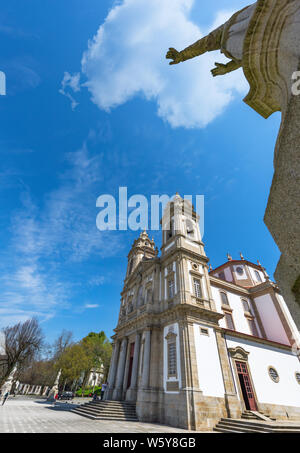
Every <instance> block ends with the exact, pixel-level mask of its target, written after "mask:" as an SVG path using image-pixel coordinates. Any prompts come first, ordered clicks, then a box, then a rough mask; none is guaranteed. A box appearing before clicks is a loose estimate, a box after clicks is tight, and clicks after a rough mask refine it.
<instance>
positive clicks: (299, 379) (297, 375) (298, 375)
mask: <svg viewBox="0 0 300 453" xmlns="http://www.w3.org/2000/svg"><path fill="white" fill-rule="evenodd" d="M295 376H296V379H297V382H298V384H300V373H295Z"/></svg>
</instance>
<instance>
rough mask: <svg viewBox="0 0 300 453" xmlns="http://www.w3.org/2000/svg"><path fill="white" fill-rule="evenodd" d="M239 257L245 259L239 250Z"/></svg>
mask: <svg viewBox="0 0 300 453" xmlns="http://www.w3.org/2000/svg"><path fill="white" fill-rule="evenodd" d="M240 257H241V260H244V259H245V258H244V257H243V254H242V252H240Z"/></svg>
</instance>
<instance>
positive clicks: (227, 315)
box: [225, 313, 235, 330]
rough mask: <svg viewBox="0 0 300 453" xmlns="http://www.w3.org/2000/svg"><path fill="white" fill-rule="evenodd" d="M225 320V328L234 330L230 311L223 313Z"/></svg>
mask: <svg viewBox="0 0 300 453" xmlns="http://www.w3.org/2000/svg"><path fill="white" fill-rule="evenodd" d="M225 321H226V325H227V329H230V330H235V327H234V323H233V318H232V315H231V313H225Z"/></svg>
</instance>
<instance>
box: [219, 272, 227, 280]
mask: <svg viewBox="0 0 300 453" xmlns="http://www.w3.org/2000/svg"><path fill="white" fill-rule="evenodd" d="M219 278H220V279H221V280H226V279H225V273H224V272H220V273H219Z"/></svg>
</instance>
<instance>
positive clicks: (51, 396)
mask: <svg viewBox="0 0 300 453" xmlns="http://www.w3.org/2000/svg"><path fill="white" fill-rule="evenodd" d="M61 372H62V370H59V372H58V373H57V376H56V379H55V382H54V385H53V387H52V389H51V390H50V392H49V395H48V398H47V401H49V402H54V401H55V395H56V394H57V393H58V386H59V380H60V376H61Z"/></svg>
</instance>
